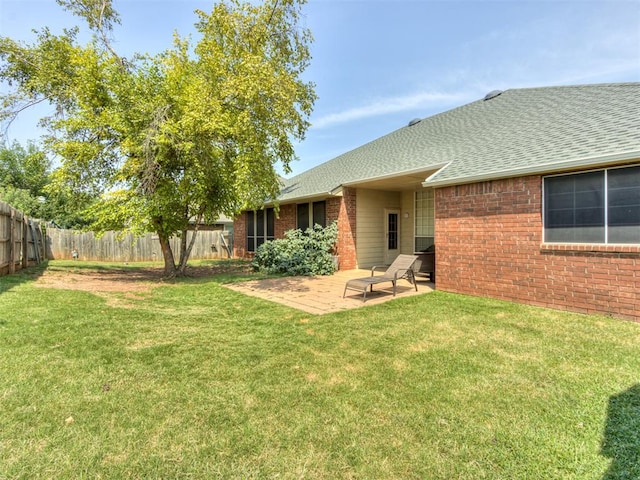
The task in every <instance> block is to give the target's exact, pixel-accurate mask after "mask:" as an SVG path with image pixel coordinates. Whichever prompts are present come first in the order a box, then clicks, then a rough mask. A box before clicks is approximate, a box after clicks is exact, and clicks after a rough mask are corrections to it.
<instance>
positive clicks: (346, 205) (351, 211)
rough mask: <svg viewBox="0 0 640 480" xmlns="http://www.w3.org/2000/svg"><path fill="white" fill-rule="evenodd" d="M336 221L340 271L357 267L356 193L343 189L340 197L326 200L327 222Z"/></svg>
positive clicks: (349, 189) (353, 190)
mask: <svg viewBox="0 0 640 480" xmlns="http://www.w3.org/2000/svg"><path fill="white" fill-rule="evenodd" d="M334 220H337V221H338V256H339V258H340V270H351V269H354V268H356V267H357V262H356V191H355V189H353V188H346V187H345V188H344V189H343V193H342V197H332V198H329V199H327V222H328V223H330V222H333V221H334Z"/></svg>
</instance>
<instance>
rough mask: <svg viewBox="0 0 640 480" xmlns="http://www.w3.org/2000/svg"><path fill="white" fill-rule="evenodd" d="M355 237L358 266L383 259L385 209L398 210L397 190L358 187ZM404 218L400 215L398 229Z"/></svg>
mask: <svg viewBox="0 0 640 480" xmlns="http://www.w3.org/2000/svg"><path fill="white" fill-rule="evenodd" d="M356 195H357V204H356V217H357V224H356V237H357V238H358V242H357V265H358V268H368V267H371V266H373V265H380V264H381V263H383V260H384V241H385V237H384V228H385V218H384V211H385V209H387V208H389V209H398V210H400V207H401V206H402V204H401V195H400V193H399V192H388V191H381V190H369V189H364V188H359V189H357V191H356ZM403 222H404V219H403V218H402V215H400V231H401V232H402V228H403ZM401 241H402V239H401Z"/></svg>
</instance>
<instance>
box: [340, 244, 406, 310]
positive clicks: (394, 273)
mask: <svg viewBox="0 0 640 480" xmlns="http://www.w3.org/2000/svg"><path fill="white" fill-rule="evenodd" d="M417 259H418V257H417V256H415V255H398V256H397V257H396V259H395V260H394V261H393V263H392V264H391V265H389V267H387V269H386V271H385V272H384V273H383V274H382V275H375V271H376V269H377V268H379V267H377V266H374V267H372V268H371V275H370V276H369V277H360V278H353V279H351V280H348V281H347V283H346V285H345V286H344V293H343V294H342V298H344V297H345V295H346V294H347V290H357V291H358V292H362V301H363V302H364V301H365V300H366V299H367V288H368V289H369V291H371V292H373V286H374V285H375V284H378V283H383V282H391V284H392V285H393V296H394V297H395V296H396V284H397V282H398V280H399V279H401V278H405V279H407V280H408V281H409V283H412V284H413V286H414V287H415V289H416V292H417V291H418V285H416V278H415V276H414V273H413V264H414V263H415V261H416V260H417Z"/></svg>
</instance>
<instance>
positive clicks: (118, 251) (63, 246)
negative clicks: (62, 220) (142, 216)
mask: <svg viewBox="0 0 640 480" xmlns="http://www.w3.org/2000/svg"><path fill="white" fill-rule="evenodd" d="M192 235H193V232H187V241H190V240H191V237H192ZM170 242H171V248H172V249H173V252H174V254H176V257H178V256H179V254H178V253H177V252H179V248H180V238H178V237H173V238H172V239H171V241H170ZM232 242H233V238H232V234H231V232H228V231H224V230H198V232H197V234H196V240H195V243H194V245H193V250H191V256H190V257H189V258H190V259H193V260H207V259H216V258H230V257H231V252H232V251H233V250H232ZM74 257H75V258H77V259H78V260H88V261H97V262H148V261H162V260H163V257H162V251H161V250H160V242H159V241H158V236H157V235H154V234H151V233H148V234H146V235H145V236H143V237H134V236H133V235H131V234H127V235H124V236H123V237H122V238H120V237H119V236H118V232H107V233H105V234H104V235H103V236H101V237H100V238H97V237H96V235H95V234H94V233H92V232H77V231H74V230H62V229H58V228H50V227H49V228H47V258H48V259H50V260H61V259H74ZM178 259H179V258H176V261H178Z"/></svg>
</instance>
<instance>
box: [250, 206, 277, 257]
mask: <svg viewBox="0 0 640 480" xmlns="http://www.w3.org/2000/svg"><path fill="white" fill-rule="evenodd" d="M275 223H276V221H275V212H274V210H273V208H266V209H264V210H256V211H248V212H247V251H249V252H255V251H256V249H257V248H258V247H259V246H260V245H262V244H263V243H264V242H266V241H267V240H273V239H274V238H275Z"/></svg>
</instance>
